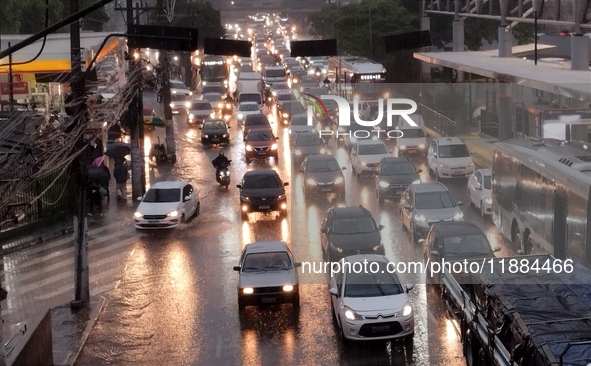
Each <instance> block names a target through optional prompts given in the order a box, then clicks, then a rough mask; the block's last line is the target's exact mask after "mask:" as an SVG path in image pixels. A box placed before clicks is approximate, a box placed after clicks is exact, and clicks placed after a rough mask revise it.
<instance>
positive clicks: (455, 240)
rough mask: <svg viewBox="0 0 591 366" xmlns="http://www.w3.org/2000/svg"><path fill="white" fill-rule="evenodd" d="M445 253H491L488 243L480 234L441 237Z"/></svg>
mask: <svg viewBox="0 0 591 366" xmlns="http://www.w3.org/2000/svg"><path fill="white" fill-rule="evenodd" d="M443 245H444V250H445V254H453V255H462V254H463V255H479V254H482V255H487V254H490V253H491V249H490V244H489V243H488V240H487V239H486V236H484V235H482V234H473V235H454V236H447V237H444V238H443Z"/></svg>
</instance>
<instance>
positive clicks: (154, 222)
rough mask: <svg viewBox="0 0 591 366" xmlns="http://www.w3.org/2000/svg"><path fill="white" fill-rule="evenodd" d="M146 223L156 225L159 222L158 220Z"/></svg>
mask: <svg viewBox="0 0 591 366" xmlns="http://www.w3.org/2000/svg"><path fill="white" fill-rule="evenodd" d="M148 222H149V223H150V224H157V223H159V222H160V220H148Z"/></svg>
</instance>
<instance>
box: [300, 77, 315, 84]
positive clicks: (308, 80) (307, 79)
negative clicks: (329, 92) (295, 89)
mask: <svg viewBox="0 0 591 366" xmlns="http://www.w3.org/2000/svg"><path fill="white" fill-rule="evenodd" d="M302 83H314V84H318V80H317V79H316V77H315V76H306V77H303V78H302Z"/></svg>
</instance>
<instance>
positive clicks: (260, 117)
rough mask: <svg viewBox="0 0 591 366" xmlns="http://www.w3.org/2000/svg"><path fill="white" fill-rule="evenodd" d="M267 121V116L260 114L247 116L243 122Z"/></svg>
mask: <svg viewBox="0 0 591 366" xmlns="http://www.w3.org/2000/svg"><path fill="white" fill-rule="evenodd" d="M265 119H266V120H267V121H268V120H269V119H268V118H267V116H265V115H264V114H262V113H260V114H249V115H247V116H246V117H245V118H244V121H245V122H246V121H249V120H265Z"/></svg>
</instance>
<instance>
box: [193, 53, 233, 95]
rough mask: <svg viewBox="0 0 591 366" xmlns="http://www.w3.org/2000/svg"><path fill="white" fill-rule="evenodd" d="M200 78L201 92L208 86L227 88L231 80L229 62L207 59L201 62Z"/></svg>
mask: <svg viewBox="0 0 591 366" xmlns="http://www.w3.org/2000/svg"><path fill="white" fill-rule="evenodd" d="M199 76H200V77H201V83H200V84H199V90H202V89H203V87H206V86H223V87H224V88H227V87H228V83H229V78H230V67H229V65H228V63H227V61H226V60H224V59H222V58H216V59H207V58H205V59H204V60H203V62H201V68H200V69H199Z"/></svg>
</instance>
